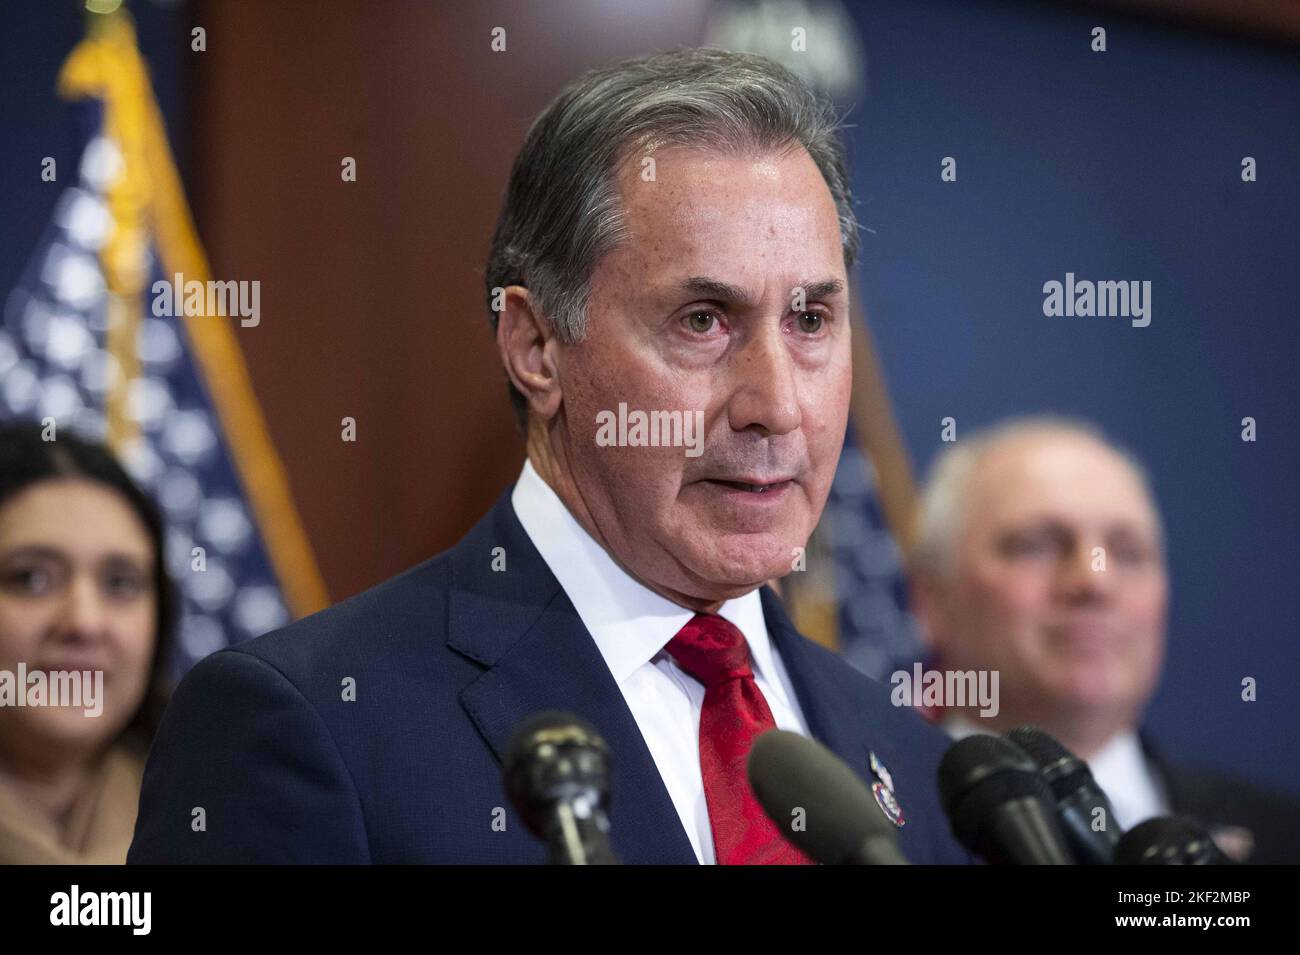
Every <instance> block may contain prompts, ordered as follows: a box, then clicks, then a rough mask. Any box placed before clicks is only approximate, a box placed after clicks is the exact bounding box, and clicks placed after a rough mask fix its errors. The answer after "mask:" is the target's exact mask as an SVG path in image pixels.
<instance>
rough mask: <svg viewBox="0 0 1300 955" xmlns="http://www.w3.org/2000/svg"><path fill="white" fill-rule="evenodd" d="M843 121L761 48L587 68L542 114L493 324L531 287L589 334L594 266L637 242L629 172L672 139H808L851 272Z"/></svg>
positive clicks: (561, 331)
mask: <svg viewBox="0 0 1300 955" xmlns="http://www.w3.org/2000/svg"><path fill="white" fill-rule="evenodd" d="M841 128H842V126H841V123H840V121H839V120H838V119H837V118H836V116H835V114H834V110H833V107H832V105H831V103H830V102H829V101H828V100H825V99H823V98H822V97H819V96H818V95H817V94H815V93H814V92H813V90H812V89H810V88H809V87H808V85H807V84H805V83H804V82H803V81H802V80H801V79H799V78H798V77H797V76H795V74H793V73H791V72H790V71H789V70H787V69H786V68H785V67H783V66H781V65H780V64H779V63H777V62H776V61H775V60H771V59H768V58H767V57H763V56H758V55H755V54H752V53H733V52H728V51H726V50H716V49H689V50H677V51H674V52H670V53H659V54H655V55H653V56H647V57H643V58H640V59H635V60H629V61H627V62H624V63H619V64H616V65H614V66H611V67H607V68H604V69H599V70H593V71H591V72H588V73H585V74H583V75H582V76H581V77H579V78H578V79H577V80H576V81H575V82H574V83H572V84H571V85H569V86H568V87H566V88H565V89H564V90H563V91H561V93H560V94H559V96H557V97H556V98H555V100H553V101H552V102H551V104H550V105H549V106H548V107H547V108H546V109H545V110H544V111H543V112H542V114H541V115H540V116H538V117H537V120H536V121H535V122H534V123H533V125H532V128H531V129H530V130H529V131H528V136H527V138H526V139H525V141H524V145H523V148H521V149H520V151H519V155H518V156H516V157H515V163H514V167H513V169H512V170H511V173H510V183H509V185H508V187H507V189H506V196H505V204H504V207H503V208H502V210H501V217H500V219H498V220H497V227H496V231H495V232H494V234H493V236H492V248H491V251H490V252H489V254H488V262H487V271H486V279H487V295H488V312H489V316H490V319H491V322H492V329H493V331H494V332H495V331H496V327H497V319H498V315H497V313H496V311H495V310H494V309H493V305H494V304H497V303H496V302H495V301H494V300H495V298H496V294H497V293H496V289H499V288H504V287H506V286H508V285H522V286H524V287H526V288H527V289H528V290H529V294H530V297H531V299H532V301H533V303H534V307H536V308H537V310H538V311H539V313H540V314H541V316H542V317H543V318H544V320H546V321H549V322H550V323H551V325H552V327H553V328H554V329H555V333H556V335H557V336H558V338H559V339H560V341H562V342H564V343H566V344H574V343H576V342H579V341H581V340H582V338H583V335H584V334H585V332H586V323H587V304H588V299H589V296H590V292H591V276H592V273H593V272H594V270H595V268H596V265H597V263H598V262H599V261H600V259H601V258H602V257H603V256H604V255H606V254H608V253H609V252H610V251H612V250H613V249H614V248H615V247H616V246H617V244H618V243H619V242H621V241H622V240H623V239H624V238H625V237H626V229H625V223H624V219H623V210H622V209H621V208H620V207H619V202H618V185H617V174H618V170H619V169H620V167H621V165H622V163H623V162H624V161H625V160H626V159H627V158H628V157H629V156H631V155H633V154H634V153H636V152H637V151H639V150H643V149H653V148H658V147H660V146H664V145H677V146H696V147H701V148H708V149H716V150H720V151H724V152H730V153H733V154H745V153H755V154H762V153H765V152H771V151H775V150H778V149H782V150H784V149H794V148H798V147H799V146H802V147H803V148H804V149H806V150H807V151H808V154H809V156H811V157H812V160H813V162H814V163H816V164H817V168H818V169H819V170H820V171H821V174H822V177H823V178H824V179H825V180H826V185H827V187H828V188H829V189H830V193H831V197H832V198H833V199H834V200H835V207H836V211H837V213H838V216H839V226H840V241H841V245H842V247H843V249H844V262H845V267H846V269H851V268H852V267H853V263H854V262H855V261H856V259H857V254H858V241H859V240H858V220H857V216H856V215H855V214H854V211H853V200H852V194H851V192H850V189H849V178H848V171H847V163H846V159H845V151H844V145H843V142H842V140H841V138H840V129H841ZM510 398H511V401H512V403H513V404H514V406H515V412H516V415H517V416H518V418H519V420H520V424H521V426H522V425H523V424H524V422H525V421H526V418H527V403H526V401H525V399H524V396H523V395H522V394H520V393H519V391H518V390H517V389H516V388H515V387H514V386H513V384H512V385H511V386H510Z"/></svg>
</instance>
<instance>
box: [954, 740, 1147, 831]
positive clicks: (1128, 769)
mask: <svg viewBox="0 0 1300 955" xmlns="http://www.w3.org/2000/svg"><path fill="white" fill-rule="evenodd" d="M943 728H944V730H945V731H946V732H947V733H948V735H949V736H951V737H952V738H953V739H961V738H962V737H963V736H970V735H971V734H972V733H987V732H988V730H987V729H985V728H984V727H982V726H980V725H979V724H978V723H976V722H975V721H973V720H971V719H968V718H967V717H965V716H961V715H959V714H954V715H952V716H948V717H945V718H944V720H943ZM1087 763H1088V768H1089V769H1090V770H1092V778H1093V779H1095V780H1096V781H1097V785H1098V786H1100V787H1101V791H1102V792H1104V793H1105V794H1106V798H1107V799H1109V800H1110V806H1111V808H1112V809H1114V810H1115V823H1116V825H1118V826H1119V827H1120V828H1121V829H1132V828H1133V827H1134V826H1136V825H1137V824H1138V823H1139V822H1144V821H1145V820H1147V819H1150V818H1151V817H1152V816H1165V815H1168V814H1169V812H1170V809H1169V799H1168V797H1167V796H1166V795H1165V791H1164V786H1163V785H1161V783H1160V778H1159V776H1158V775H1157V774H1156V772H1155V770H1154V769H1153V768H1152V766H1151V764H1150V763H1149V762H1148V760H1147V758H1146V754H1145V753H1143V752H1142V744H1141V743H1140V742H1139V741H1138V737H1137V733H1135V732H1133V731H1132V730H1126V731H1125V732H1123V733H1116V734H1115V735H1114V736H1112V737H1111V738H1110V739H1109V740H1107V741H1106V743H1105V745H1103V746H1102V747H1101V749H1099V750H1097V752H1095V753H1093V755H1092V759H1089V760H1087Z"/></svg>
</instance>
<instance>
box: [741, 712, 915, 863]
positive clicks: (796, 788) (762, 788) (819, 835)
mask: <svg viewBox="0 0 1300 955" xmlns="http://www.w3.org/2000/svg"><path fill="white" fill-rule="evenodd" d="M748 766H749V785H750V786H751V787H752V788H753V790H754V794H755V795H756V796H757V797H758V802H759V805H761V806H762V807H763V811H764V812H765V813H767V816H768V818H769V819H771V820H772V821H773V822H774V823H776V827H777V829H778V830H779V831H780V832H781V833H782V835H784V836H785V838H786V839H787V840H788V841H789V842H791V843H793V844H794V845H795V846H796V847H797V848H798V849H800V850H801V851H802V852H803V853H804V854H805V855H807V856H809V857H810V858H812V859H815V860H817V861H818V862H820V863H822V864H823V865H908V864H909V863H908V861H907V859H906V858H905V857H904V856H903V854H902V853H901V852H900V851H899V850H898V835H897V830H896V829H895V827H894V825H893V823H891V822H890V821H889V820H888V819H886V818H885V816H884V813H882V812H881V811H880V807H879V806H878V805H876V800H875V797H873V796H872V795H871V792H870V791H869V790H868V789H867V787H866V786H865V785H863V783H862V780H861V779H859V778H858V776H857V774H856V773H854V772H853V770H852V769H850V768H849V767H848V766H846V765H845V764H844V763H843V762H842V761H841V760H840V758H839V757H838V756H836V755H835V754H834V753H832V752H831V751H830V750H828V749H827V748H826V747H825V746H823V745H821V744H820V743H818V742H817V741H816V740H811V739H809V738H808V737H806V736H801V735H799V734H798V733H791V732H789V731H788V730H777V729H774V730H768V731H767V732H766V733H764V734H763V735H762V736H760V737H759V738H758V739H757V740H755V741H754V745H753V746H752V747H751V748H750V751H749V764H748ZM797 810H802V811H803V819H804V820H805V822H806V825H805V826H804V827H803V828H802V829H795V828H793V827H792V826H791V824H790V823H791V820H792V819H793V818H794V815H795V812H796V811H797Z"/></svg>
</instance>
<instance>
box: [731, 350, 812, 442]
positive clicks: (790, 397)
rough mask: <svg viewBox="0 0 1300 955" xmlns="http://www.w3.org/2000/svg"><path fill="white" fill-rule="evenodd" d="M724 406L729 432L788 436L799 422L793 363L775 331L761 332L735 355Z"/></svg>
mask: <svg viewBox="0 0 1300 955" xmlns="http://www.w3.org/2000/svg"><path fill="white" fill-rule="evenodd" d="M733 367H734V371H733V375H734V379H733V380H734V390H733V392H732V397H731V402H730V404H729V406H728V419H729V422H730V424H731V428H732V430H733V431H745V430H747V429H749V428H757V429H759V430H760V431H762V432H763V433H764V434H788V433H789V432H791V431H794V430H796V429H797V428H798V427H799V425H800V424H802V422H803V412H802V411H801V410H800V407H799V388H798V379H797V377H796V369H795V366H794V359H793V357H792V356H791V355H790V351H789V349H788V348H787V347H786V345H785V342H784V341H783V339H782V332H781V329H780V328H779V327H776V328H769V329H765V330H764V331H763V332H762V333H761V334H758V335H756V336H755V337H754V338H753V339H752V340H751V341H750V342H748V343H747V344H746V346H745V347H744V349H743V350H742V351H741V352H740V353H739V354H737V355H736V357H735V365H734V366H733Z"/></svg>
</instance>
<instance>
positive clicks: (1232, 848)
mask: <svg viewBox="0 0 1300 955" xmlns="http://www.w3.org/2000/svg"><path fill="white" fill-rule="evenodd" d="M919 538H920V539H919V548H918V554H917V561H916V568H915V574H914V587H915V605H916V612H917V615H918V617H919V618H920V620H921V622H922V624H923V626H924V628H925V630H926V631H927V634H928V637H929V639H930V641H931V648H932V651H933V654H934V657H935V660H936V662H937V665H938V669H941V670H976V671H978V670H989V671H997V672H998V673H999V685H1000V700H999V706H998V707H997V712H996V713H995V714H993V715H989V716H981V715H980V713H979V711H978V708H977V707H971V706H966V707H948V708H945V709H943V711H942V712H941V713H940V714H938V718H939V719H940V721H941V724H942V726H943V727H944V728H945V729H946V730H947V731H948V732H949V733H950V734H951V735H953V736H955V737H962V736H965V735H968V734H970V733H975V732H984V733H1001V732H1005V731H1006V730H1008V729H1011V728H1013V727H1015V726H1019V725H1022V724H1025V723H1029V724H1033V725H1036V726H1039V727H1041V728H1042V729H1044V730H1046V731H1047V732H1049V733H1051V734H1052V735H1053V736H1055V737H1056V738H1057V739H1059V740H1060V741H1061V742H1062V743H1063V744H1064V745H1065V746H1066V747H1067V748H1068V749H1070V750H1072V751H1073V752H1074V753H1076V754H1077V755H1078V756H1080V757H1081V758H1083V759H1085V760H1087V761H1088V763H1089V765H1090V767H1091V769H1092V772H1093V775H1094V776H1095V777H1096V779H1097V782H1098V783H1099V785H1100V786H1101V787H1102V789H1103V790H1104V791H1105V792H1106V793H1107V795H1108V796H1109V797H1110V799H1111V802H1112V804H1113V806H1114V810H1115V816H1116V820H1115V821H1116V822H1117V823H1118V824H1119V825H1120V826H1121V827H1123V828H1125V829H1127V828H1130V827H1132V826H1133V825H1135V824H1136V823H1138V822H1141V821H1142V820H1144V819H1147V818H1149V817H1151V816H1156V815H1166V814H1169V813H1171V812H1173V813H1186V814H1188V815H1192V816H1194V817H1196V818H1198V819H1200V820H1201V821H1202V822H1203V823H1205V824H1207V825H1209V826H1210V827H1211V832H1212V834H1214V835H1215V838H1216V841H1218V842H1219V843H1220V845H1221V847H1223V848H1224V849H1225V851H1227V852H1228V853H1229V855H1232V856H1234V857H1236V858H1238V859H1246V858H1249V859H1250V860H1251V861H1256V862H1280V861H1290V862H1296V861H1300V841H1298V840H1297V837H1296V834H1295V833H1296V830H1295V824H1296V822H1297V821H1298V820H1300V807H1298V806H1296V805H1295V804H1294V802H1292V801H1290V800H1287V799H1286V798H1285V797H1281V796H1277V795H1275V794H1270V793H1264V792H1262V791H1260V790H1258V789H1256V788H1254V787H1251V786H1249V785H1246V784H1243V783H1241V782H1239V781H1236V780H1231V779H1228V778H1227V777H1225V776H1223V775H1221V774H1218V773H1214V772H1207V771H1202V770H1193V769H1188V768H1186V767H1182V766H1174V765H1170V764H1169V763H1168V762H1167V761H1166V760H1165V759H1164V758H1163V757H1161V755H1160V754H1159V753H1158V752H1157V750H1156V749H1155V747H1154V746H1153V745H1152V743H1151V741H1150V739H1149V738H1147V737H1146V736H1145V735H1144V734H1143V733H1142V732H1141V730H1140V727H1141V721H1142V714H1143V711H1144V709H1145V708H1146V705H1147V703H1148V701H1149V700H1150V699H1151V696H1152V694H1153V693H1154V691H1155V688H1156V685H1157V683H1158V681H1159V677H1160V670H1161V666H1162V664H1163V660H1164V653H1165V624H1166V610H1167V605H1168V594H1169V580H1168V575H1167V571H1166V563H1165V550H1164V534H1163V531H1162V527H1161V522H1160V516H1159V514H1158V512H1157V509H1156V504H1155V500H1154V497H1153V495H1152V493H1151V490H1150V487H1149V484H1148V481H1147V477H1146V475H1145V473H1144V471H1143V469H1142V467H1141V465H1139V464H1138V463H1137V462H1136V461H1135V460H1134V459H1133V458H1131V457H1130V456H1129V455H1127V454H1126V453H1124V452H1123V451H1121V450H1119V449H1118V448H1116V447H1115V446H1113V445H1112V444H1111V443H1109V442H1108V441H1107V440H1106V439H1105V438H1104V437H1103V436H1102V435H1101V434H1100V433H1099V432H1098V431H1097V430H1095V429H1093V428H1092V427H1090V426H1088V425H1086V424H1084V423H1080V422H1075V421H1070V420H1063V419H1055V418H1028V419H1020V420H1013V421H1010V422H1007V423H1004V424H1002V425H1000V426H997V427H994V428H992V429H989V430H988V431H985V432H982V433H977V434H975V435H972V436H971V437H968V438H965V439H963V440H962V441H961V442H960V443H958V444H955V445H952V446H951V447H949V448H947V449H945V451H944V452H943V453H942V454H941V455H940V456H939V458H938V459H937V460H936V462H935V465H934V468H933V471H932V473H931V476H930V478H929V480H928V482H927V484H926V487H925V488H924V491H923V495H922V503H921V510H920V534H919Z"/></svg>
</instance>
